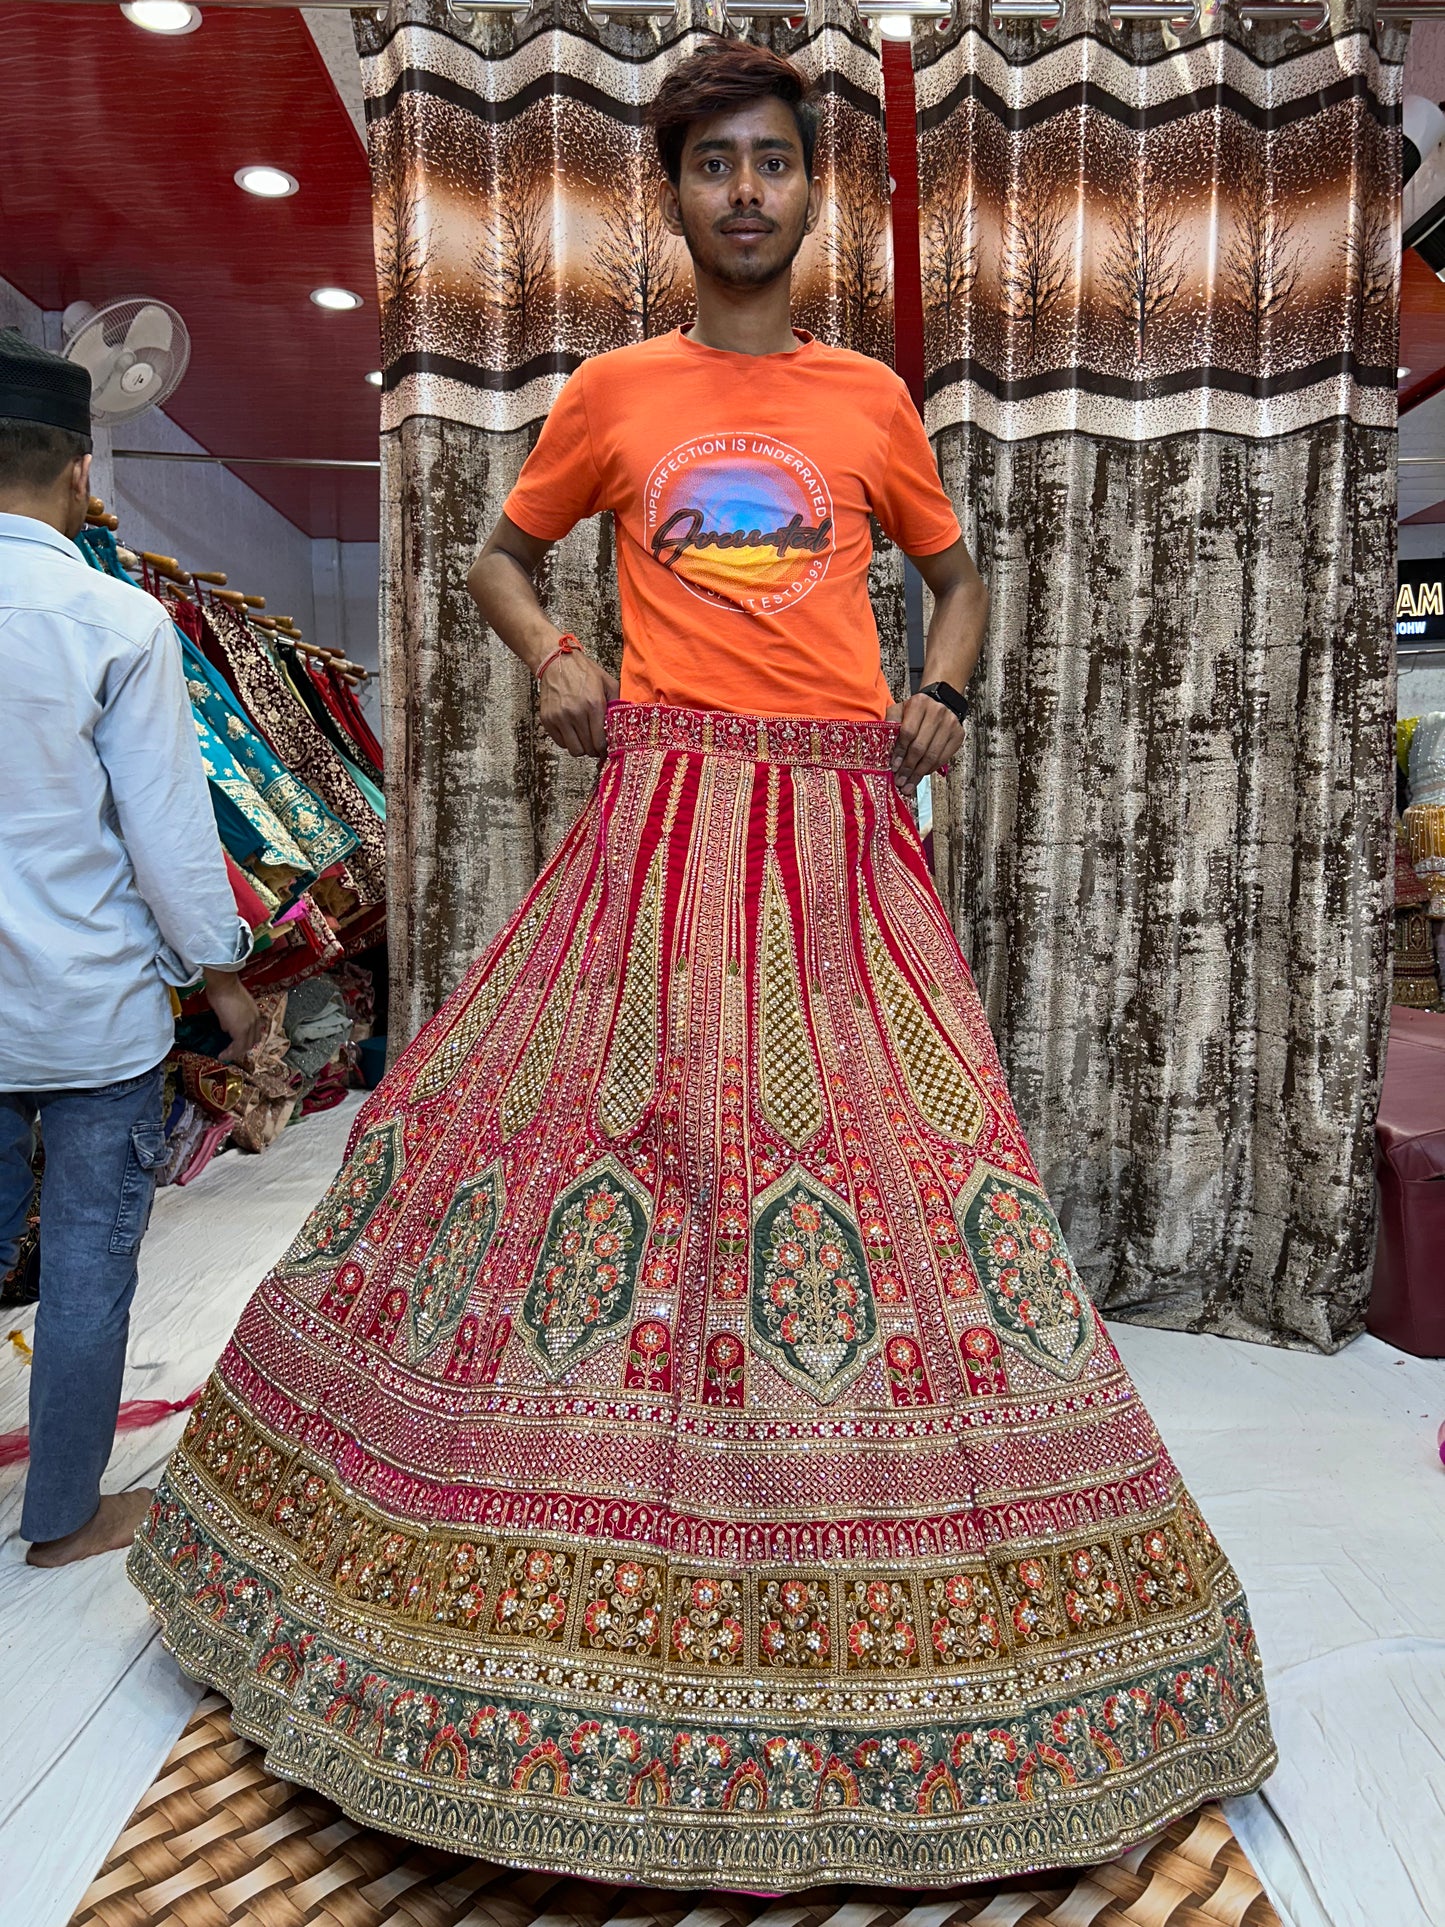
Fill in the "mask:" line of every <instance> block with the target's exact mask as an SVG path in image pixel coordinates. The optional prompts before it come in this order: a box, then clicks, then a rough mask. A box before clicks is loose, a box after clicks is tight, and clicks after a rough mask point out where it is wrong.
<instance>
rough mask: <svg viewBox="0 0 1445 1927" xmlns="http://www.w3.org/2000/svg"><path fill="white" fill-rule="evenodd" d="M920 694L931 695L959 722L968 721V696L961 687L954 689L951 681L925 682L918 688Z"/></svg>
mask: <svg viewBox="0 0 1445 1927" xmlns="http://www.w3.org/2000/svg"><path fill="white" fill-rule="evenodd" d="M918 693H919V695H920V696H931V697H932V698H933V700H934V701H935V702H936V703H942V704H943V706H944V708H945V709H951V710H952V711H953V713H954V715H955V716H957V718H958V720H959V721H960V722H961V723H966V722H967V721H968V698H967V696H965V695H964V693H963V691H962V690H961V689H955V688H954V686H953V684H952V683H951V682H926V683H925V684H924V685H923V687H922V689H920V690H919V692H918Z"/></svg>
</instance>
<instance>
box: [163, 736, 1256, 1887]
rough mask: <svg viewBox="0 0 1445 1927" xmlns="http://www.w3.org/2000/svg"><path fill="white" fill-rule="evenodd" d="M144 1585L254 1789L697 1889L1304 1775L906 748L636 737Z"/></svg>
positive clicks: (292, 1297)
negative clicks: (1022, 1082)
mask: <svg viewBox="0 0 1445 1927" xmlns="http://www.w3.org/2000/svg"><path fill="white" fill-rule="evenodd" d="M608 734H609V743H610V753H609V755H608V758H607V761H606V763H605V765H604V768H603V773H602V778H601V782H600V785H599V788H598V791H597V794H596V796H595V797H594V799H593V801H592V802H591V804H590V805H589V806H588V808H587V809H586V811H585V812H584V813H583V815H582V816H581V818H580V819H579V820H578V822H577V823H576V825H575V826H574V828H573V829H572V831H571V833H570V834H569V836H568V837H567V839H566V842H565V843H564V845H563V846H562V848H561V850H560V851H559V852H558V854H557V856H556V857H555V858H554V860H553V861H552V862H551V863H550V864H549V865H548V867H547V869H546V871H545V872H544V874H543V875H542V877H541V878H540V880H539V881H538V883H537V885H536V887H535V889H534V890H533V891H532V892H531V894H530V895H529V896H528V898H527V900H526V902H525V903H524V904H523V905H522V907H521V909H520V911H519V912H518V913H517V915H516V917H515V918H514V919H513V920H512V922H511V924H510V925H509V926H508V928H507V929H506V930H505V931H504V932H503V934H502V936H501V938H500V939H499V940H498V941H497V943H496V944H495V945H494V946H493V948H492V949H491V951H490V952H489V953H488V954H487V956H486V957H485V958H484V959H483V960H482V961H481V962H480V963H479V964H478V965H477V966H476V967H475V968H474V969H473V970H472V972H471V973H470V975H469V976H468V978H467V979H466V981H465V983H464V984H463V985H462V987H461V989H460V990H458V992H457V993H456V995H455V996H454V997H452V998H451V1000H450V1001H449V1002H448V1003H447V1004H446V1006H445V1007H444V1008H443V1010H442V1011H441V1012H440V1013H439V1014H438V1015H437V1017H436V1018H435V1019H434V1020H433V1021H432V1022H431V1023H430V1024H429V1025H428V1026H427V1027H426V1029H425V1030H424V1031H423V1032H422V1033H421V1034H420V1035H419V1036H418V1037H417V1038H416V1040H415V1041H414V1043H412V1045H411V1046H410V1048H409V1049H408V1050H407V1051H406V1053H405V1055H404V1056H403V1057H402V1058H401V1059H400V1061H399V1062H398V1063H397V1065H396V1066H395V1068H394V1069H393V1070H392V1072H391V1073H390V1075H389V1076H388V1077H387V1079H386V1081H385V1082H384V1083H383V1084H382V1085H381V1087H380V1088H379V1089H378V1090H377V1091H376V1092H375V1093H373V1095H372V1096H371V1097H370V1098H369V1099H368V1100H367V1102H366V1104H365V1106H364V1108H363V1109H362V1111H361V1112H360V1113H359V1115H358V1118H357V1121H356V1126H355V1129H354V1132H353V1134H352V1139H351V1144H350V1147H349V1152H348V1155H347V1158H346V1162H345V1165H344V1167H343V1169H342V1171H341V1173H340V1175H339V1176H338V1178H337V1180H336V1182H335V1183H334V1185H333V1186H332V1188H331V1190H330V1191H329V1192H328V1194H327V1195H326V1197H325V1198H324V1199H323V1200H322V1201H321V1203H320V1204H319V1205H318V1206H317V1208H316V1210H315V1211H314V1212H313V1213H312V1215H311V1217H310V1219H309V1220H308V1221H307V1223H306V1225H305V1226H304V1227H303V1229H302V1230H301V1232H300V1234H299V1235H298V1237H297V1238H296V1240H295V1242H294V1244H293V1245H292V1246H291V1248H290V1250H289V1251H288V1252H287V1253H286V1255H285V1257H284V1258H283V1260H282V1261H281V1263H280V1264H279V1265H278V1266H277V1268H276V1270H275V1271H274V1272H272V1273H271V1275H270V1276H269V1277H268V1278H267V1279H266V1280H265V1281H264V1282H263V1283H262V1285H261V1286H260V1288H259V1290H258V1291H257V1293H256V1295H255V1297H254V1298H253V1299H252V1300H251V1303H250V1305H249V1306H248V1307H247V1310H246V1312H245V1314H244V1316H243V1317H242V1319H241V1322H240V1325H239V1327H238V1328H237V1331H236V1334H235V1337H234V1339H233V1340H232V1342H231V1344H230V1346H229V1347H228V1349H227V1351H226V1353H225V1355H224V1357H223V1358H222V1360H221V1362H220V1365H219V1366H218V1368H217V1370H216V1373H215V1376H214V1377H213V1379H212V1380H211V1382H210V1385H209V1386H208V1388H207V1391H206V1394H205V1397H204V1399H203V1401H202V1403H201V1404H200V1406H199V1407H198V1408H197V1410H196V1411H195V1413H194V1414H193V1416H192V1420H191V1423H190V1426H189V1428H188V1430H187V1433H186V1436H185V1439H184V1442H183V1443H182V1444H181V1446H180V1448H179V1449H178V1450H177V1452H176V1454H175V1456H174V1458H173V1459H172V1461H171V1463H170V1466H169V1468H168V1470H167V1473H166V1476H165V1479H164V1481H163V1484H162V1486H161V1489H160V1493H159V1496H158V1498H157V1500H156V1504H155V1506H154V1509H153V1511H152V1513H151V1515H150V1518H149V1521H148V1523H147V1524H146V1526H145V1527H144V1528H143V1530H142V1532H141V1534H140V1535H139V1537H138V1538H137V1541H136V1545H135V1548H134V1551H133V1553H132V1555H131V1563H130V1571H131V1574H132V1576H133V1578H134V1579H135V1581H136V1583H137V1584H138V1585H139V1586H140V1587H141V1589H142V1590H143V1591H144V1592H145V1593H146V1594H147V1596H148V1597H149V1599H150V1600H151V1602H152V1604H153V1605H154V1607H155V1609H156V1611H157V1612H158V1613H159V1615H160V1617H161V1619H162V1620H163V1622H164V1628H165V1638H166V1641H167V1643H168V1645H169V1646H170V1648H171V1650H172V1651H173V1652H174V1653H175V1655H176V1657H177V1658H178V1659H179V1661H180V1662H181V1664H182V1665H183V1666H184V1667H185V1668H186V1669H187V1670H188V1671H189V1672H191V1673H194V1674H195V1675H197V1676H198V1677H200V1678H201V1679H203V1680H206V1681H209V1682H210V1683H211V1684H212V1685H214V1686H216V1687H218V1688H219V1689H220V1690H221V1691H222V1692H223V1693H224V1694H226V1696H227V1697H228V1698H229V1700H230V1702H231V1705H232V1707H233V1709H234V1718H235V1724H236V1727H237V1729H238V1730H239V1731H240V1732H241V1733H243V1734H246V1735H248V1736H250V1737H251V1738H252V1739H254V1740H256V1741H257V1742H258V1743H260V1744H261V1745H264V1746H265V1747H266V1748H267V1750H268V1752H267V1758H268V1762H269V1764H270V1765H271V1766H272V1767H273V1768H274V1769H275V1771H276V1772H278V1773H279V1774H282V1775H285V1776H287V1777H289V1778H291V1779H294V1780H299V1781H302V1782H304V1783H306V1784H307V1785H309V1786H312V1787H315V1788H317V1789H319V1790H320V1791H321V1792H323V1793H325V1794H326V1795H328V1796H329V1797H330V1798H331V1799H332V1800H334V1801H336V1802H337V1803H338V1804H339V1805H340V1806H341V1807H343V1808H345V1809H346V1811H347V1812H348V1813H350V1814H352V1815H353V1816H355V1817H357V1818H359V1819H362V1820H365V1821H368V1822H371V1823H373V1824H375V1825H376V1826H379V1827H383V1828H386V1829H389V1830H391V1831H393V1832H395V1833H398V1834H403V1835H407V1836H409V1837H411V1838H413V1839H416V1840H419V1841H424V1842H429V1843H432V1844H434V1845H437V1846H442V1847H446V1848H450V1849H453V1850H455V1851H459V1852H462V1853H467V1854H474V1855H476V1856H478V1857H480V1858H486V1859H491V1860H496V1861H502V1862H508V1863H512V1864H515V1865H520V1866H529V1867H541V1868H548V1869H553V1870H558V1871H567V1872H574V1873H580V1874H589V1875H594V1876H597V1877H599V1878H603V1879H608V1880H635V1881H644V1882H652V1883H660V1884H666V1885H673V1886H686V1887H706V1886H713V1887H744V1888H750V1889H761V1890H767V1891H782V1890H787V1889H792V1888H798V1887H803V1886H807V1885H810V1884H813V1883H816V1882H820V1881H827V1880H849V1881H878V1882H890V1883H896V1884H898V1885H899V1886H914V1887H924V1886H941V1885H946V1884H952V1883H957V1882H963V1881H969V1880H982V1879H988V1878H993V1877H997V1876H1002V1875H1006V1874H1010V1873H1018V1872H1024V1871H1029V1870H1034V1869H1038V1868H1044V1867H1056V1866H1068V1865H1074V1864H1079V1863H1085V1862H1089V1861H1093V1860H1099V1859H1103V1858H1106V1857H1108V1856H1109V1855H1111V1854H1114V1853H1117V1852H1119V1851H1121V1850H1122V1849H1124V1848H1126V1847H1127V1846H1128V1845H1130V1844H1131V1843H1133V1842H1135V1841H1137V1840H1139V1839H1141V1838H1142V1837H1144V1836H1146V1835H1148V1834H1150V1833H1151V1832H1153V1831H1154V1830H1156V1829H1158V1828H1159V1827H1160V1826H1162V1825H1163V1824H1165V1823H1166V1822H1167V1821H1169V1820H1170V1819H1171V1818H1173V1817H1174V1816H1176V1815H1178V1814H1180V1813H1181V1812H1184V1811H1186V1810H1188V1809H1190V1808H1192V1807H1194V1806H1196V1805H1198V1804H1199V1803H1200V1802H1201V1801H1202V1800H1204V1799H1206V1798H1209V1797H1211V1796H1217V1795H1223V1794H1231V1793H1240V1792H1243V1791H1245V1790H1247V1789H1249V1788H1252V1787H1255V1786H1257V1785H1258V1784H1259V1782H1260V1781H1261V1780H1262V1779H1263V1778H1264V1777H1265V1776H1266V1774H1267V1773H1268V1772H1269V1770H1270V1768H1271V1766H1272V1765H1273V1761H1274V1753H1273V1747H1272V1742H1271V1739H1270V1732H1269V1722H1268V1714H1267V1710H1266V1706H1265V1699H1264V1694H1263V1690H1262V1685H1261V1676H1260V1664H1259V1658H1258V1655H1257V1652H1256V1648H1255V1642H1254V1636H1253V1634H1252V1632H1251V1630H1250V1622H1249V1615H1248V1610H1247V1608H1246V1605H1245V1601H1244V1598H1243V1595H1242V1593H1241V1590H1240V1586H1239V1582H1238V1580H1237V1579H1236V1578H1235V1575H1234V1573H1233V1572H1232V1571H1231V1569H1230V1567H1229V1564H1228V1562H1227V1560H1226V1558H1225V1556H1224V1554H1223V1553H1222V1552H1221V1550H1220V1548H1219V1546H1218V1544H1217V1543H1216V1541H1215V1540H1214V1538H1213V1537H1212V1535H1211V1533H1210V1531H1209V1528H1208V1526H1207V1525H1206V1524H1205V1522H1204V1520H1203V1519H1202V1518H1201V1517H1200V1514H1199V1512H1198V1510H1197V1509H1196V1508H1195V1506H1194V1504H1193V1502H1192V1501H1191V1499H1190V1497H1189V1495H1188V1493H1187V1492H1186V1491H1185V1490H1184V1488H1183V1486H1182V1485H1181V1483H1180V1480H1179V1476H1178V1474H1177V1472H1176V1471H1175V1469H1174V1467H1173V1465H1172V1464H1171V1462H1170V1460H1169V1458H1168V1457H1167V1455H1166V1453H1165V1451H1164V1449H1163V1447H1162V1446H1161V1444H1160V1441H1159V1436H1158V1434H1157V1432H1156V1431H1155V1429H1154V1426H1153V1424H1152V1422H1151V1421H1150V1418H1149V1415H1148V1413H1147V1412H1146V1411H1145V1410H1144V1407H1143V1405H1142V1404H1141V1402H1140V1400H1139V1397H1138V1394H1137V1393H1136V1392H1135V1390H1134V1387H1133V1385H1132V1384H1131V1382H1130V1379H1129V1376H1128V1374H1127V1373H1126V1372H1125V1370H1124V1368H1123V1366H1122V1364H1121V1363H1120V1360H1119V1357H1118V1354H1117V1353H1116V1352H1115V1350H1114V1347H1113V1345H1112V1344H1111V1343H1110V1340H1109V1338H1108V1335H1107V1333H1106V1331H1105V1330H1104V1327H1103V1325H1102V1324H1101V1322H1100V1320H1099V1318H1098V1317H1097V1315H1096V1314H1095V1312H1094V1310H1093V1308H1092V1307H1091V1305H1090V1303H1089V1301H1088V1299H1087V1297H1086V1296H1085V1294H1084V1291H1083V1289H1082V1287H1081V1285H1080V1283H1079V1280H1078V1277H1077V1275H1076V1273H1075V1271H1074V1268H1073V1265H1072V1263H1071V1261H1070V1258H1069V1254H1068V1251H1067V1249H1066V1248H1065V1244H1064V1241H1063V1239H1062V1237H1061V1235H1060V1231H1059V1225H1058V1221H1057V1219H1056V1218H1055V1216H1054V1213H1053V1211H1052V1210H1051V1208H1050V1205H1049V1201H1048V1199H1047V1197H1046V1196H1045V1194H1044V1192H1043V1191H1042V1189H1041V1188H1040V1185H1039V1182H1038V1178H1037V1175H1036V1173H1035V1170H1034V1166H1033V1164H1032V1162H1031V1161H1030V1157H1029V1151H1028V1147H1027V1145H1026V1144H1025V1142H1024V1138H1023V1134H1022V1132H1021V1130H1020V1128H1019V1124H1018V1120H1017V1118H1016V1117H1015V1115H1014V1112H1013V1108H1012V1106H1011V1104H1010V1101H1009V1096H1008V1092H1007V1090H1006V1088H1005V1085H1004V1080H1003V1077H1002V1074H1001V1072H1000V1068H999V1060H998V1057H997V1055H996V1053H995V1050H994V1045H993V1041H992V1039H991V1037H990V1035H989V1032H988V1028H987V1025H986V1024H985V1021H984V1017H983V1013H982V1010H981V1008H980V1005H979V1001H978V998H977V995H976V993H975V991H974V988H973V984H972V981H971V979H970V977H969V974H968V970H967V967H966V965H965V963H964V961H963V958H962V956H961V954H960V952H959V949H958V946H957V944H956V942H955V939H954V936H953V932H952V930H951V929H950V927H949V924H948V922H947V919H946V917H945V915H944V913H943V910H942V907H941V905H940V903H939V901H938V898H937V896H936V895H935V893H934V890H933V886H932V883H931V881H930V879H929V875H928V870H927V867H926V864H925V861H924V856H923V852H922V850H921V848H920V846H919V843H918V840H917V837H916V835H915V833H914V830H913V826H912V824H911V822H910V820H909V818H908V815H907V813H906V811H905V810H904V809H903V807H902V806H901V804H900V802H899V800H898V798H897V795H896V793H895V789H894V785H893V783H892V781H891V779H890V776H889V774H888V753H889V749H890V747H891V743H892V738H893V732H892V730H891V729H890V728H888V727H887V726H886V725H882V724H846V723H819V724H809V723H795V722H787V721H782V722H780V721H777V720H772V721H761V720H758V719H756V718H749V717H740V716H731V715H722V714H712V713H704V712H699V711H691V710H669V709H657V708H647V707H640V706H638V707H630V706H618V707H616V708H614V710H613V711H612V714H611V716H610V718H609V724H608Z"/></svg>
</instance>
